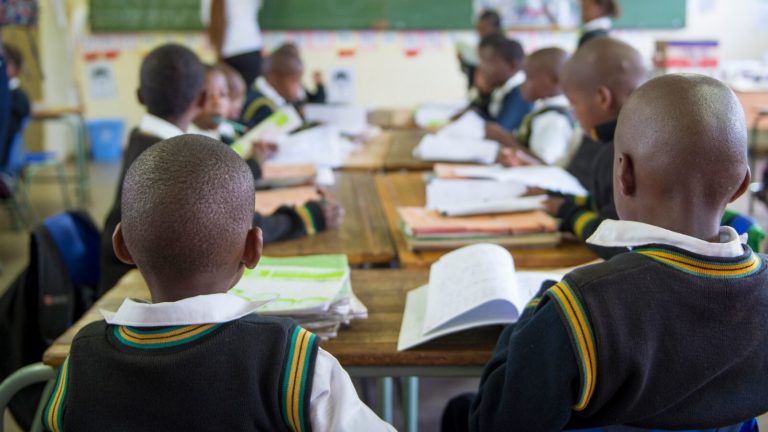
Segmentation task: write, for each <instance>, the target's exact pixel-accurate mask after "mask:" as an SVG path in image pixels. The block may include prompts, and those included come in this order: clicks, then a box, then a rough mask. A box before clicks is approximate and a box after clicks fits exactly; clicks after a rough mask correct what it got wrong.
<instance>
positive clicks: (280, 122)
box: [230, 105, 304, 159]
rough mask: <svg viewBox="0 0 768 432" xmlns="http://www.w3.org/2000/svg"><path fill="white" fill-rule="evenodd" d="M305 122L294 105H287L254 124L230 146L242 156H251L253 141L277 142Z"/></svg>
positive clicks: (245, 157)
mask: <svg viewBox="0 0 768 432" xmlns="http://www.w3.org/2000/svg"><path fill="white" fill-rule="evenodd" d="M303 123H304V122H303V121H302V120H301V116H300V115H299V113H298V112H297V111H296V109H295V108H294V107H293V106H292V105H289V106H285V107H283V108H280V109H279V110H277V111H275V112H274V113H272V115H271V116H269V117H267V118H266V120H264V121H262V122H261V123H259V124H257V125H256V126H254V127H253V128H252V129H251V130H249V131H248V132H246V133H245V135H243V136H241V137H240V138H239V139H238V140H237V141H236V142H235V143H234V144H232V145H231V146H230V147H231V148H232V150H234V151H235V153H237V154H239V155H240V156H241V157H242V158H244V159H247V158H249V157H251V149H252V148H253V143H255V142H257V141H269V142H275V141H277V140H279V139H281V138H282V137H284V136H287V135H288V134H289V133H290V132H291V131H293V130H296V129H298V128H299V127H301V125H302V124H303Z"/></svg>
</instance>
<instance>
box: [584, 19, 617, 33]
mask: <svg viewBox="0 0 768 432" xmlns="http://www.w3.org/2000/svg"><path fill="white" fill-rule="evenodd" d="M611 27H613V21H612V20H611V18H610V17H600V18H595V19H593V20H592V21H588V22H586V23H584V25H583V26H582V27H581V28H582V30H584V31H585V32H591V31H595V30H610V29H611Z"/></svg>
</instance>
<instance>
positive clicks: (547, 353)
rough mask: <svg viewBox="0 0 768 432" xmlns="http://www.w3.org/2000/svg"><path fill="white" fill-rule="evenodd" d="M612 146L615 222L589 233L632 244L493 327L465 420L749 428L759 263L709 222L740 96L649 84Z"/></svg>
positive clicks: (741, 121) (762, 363) (756, 393)
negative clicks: (492, 343)
mask: <svg viewBox="0 0 768 432" xmlns="http://www.w3.org/2000/svg"><path fill="white" fill-rule="evenodd" d="M615 145H616V155H615V178H616V187H617V190H616V194H615V195H616V207H617V209H618V212H619V215H620V216H621V219H622V220H621V221H606V222H603V224H602V225H601V226H600V228H599V229H598V230H597V232H596V233H595V234H594V236H593V237H592V238H591V239H590V242H594V243H596V244H600V245H603V246H620V247H630V248H632V252H631V253H625V254H621V255H619V256H617V257H615V258H613V259H611V260H610V261H608V262H605V263H601V264H596V265H591V266H586V267H582V268H579V269H577V270H575V271H573V272H571V273H569V274H567V275H566V276H565V278H564V279H563V280H562V281H561V282H560V283H557V284H554V285H553V283H546V284H544V286H543V287H542V289H541V291H540V292H539V295H538V296H536V297H535V298H534V300H532V301H531V303H529V307H528V308H526V310H525V312H524V313H523V315H522V316H521V318H520V320H519V321H518V322H517V323H516V324H514V325H510V326H508V327H507V328H506V329H505V330H504V332H503V333H502V334H501V336H500V338H499V342H498V344H497V346H496V350H495V352H494V354H493V356H492V358H491V360H490V361H489V363H488V364H487V365H486V367H485V371H484V372H483V376H482V379H481V382H480V389H479V393H478V394H477V396H476V397H475V398H474V400H473V401H472V403H471V409H470V411H469V422H468V423H469V424H468V426H469V430H473V431H475V430H483V431H485V430H515V431H534V430H535V431H539V432H546V431H561V430H564V429H566V430H570V429H582V428H595V427H604V428H603V429H601V430H605V431H612V430H637V429H633V428H628V427H625V428H622V427H616V428H610V427H607V426H609V425H626V426H632V427H634V428H641V429H640V430H649V429H653V430H660V429H663V430H691V429H698V430H712V431H714V430H715V428H720V429H716V430H718V431H733V432H736V431H739V430H750V431H751V430H755V429H756V428H748V429H747V428H744V429H741V425H740V423H741V422H745V421H747V424H753V418H754V416H757V415H759V414H761V413H764V412H765V411H766V410H768V375H766V374H765V370H766V367H767V366H768V361H767V360H766V359H768V355H767V354H766V352H765V351H766V346H768V334H766V332H765V331H763V327H764V322H765V318H764V317H765V316H766V315H768V291H766V290H765V286H766V284H768V271H767V270H766V257H765V256H763V255H758V254H756V253H754V252H753V251H752V250H751V249H750V248H749V247H747V246H746V245H745V244H743V243H742V240H741V239H740V238H739V236H738V234H737V233H736V231H735V230H733V229H732V228H730V227H721V226H720V223H719V222H720V218H721V216H722V214H723V211H724V209H725V206H726V205H727V204H728V203H729V202H731V201H733V200H735V199H736V198H738V197H739V196H740V195H741V194H742V193H744V191H745V190H746V189H747V187H748V185H749V180H750V172H749V167H748V163H747V131H746V121H745V118H744V111H743V109H742V108H741V105H740V104H739V101H738V99H737V98H736V96H735V95H734V93H733V92H732V91H731V90H729V89H728V88H727V87H726V86H725V85H723V84H722V83H720V82H718V81H717V80H715V79H712V78H708V77H704V76H698V75H668V76H663V77H660V78H656V79H654V80H652V81H650V82H648V83H647V84H646V85H644V86H643V87H641V88H640V89H639V90H638V91H637V92H636V93H635V94H634V95H633V96H632V97H631V98H630V100H629V101H628V102H627V104H626V106H625V108H624V109H623V110H622V112H621V115H620V117H619V124H618V127H617V131H616V143H615ZM692 154H695V155H696V156H695V157H692V156H691V155H692ZM659 155H664V157H659ZM466 402H467V398H466V397H465V398H463V399H455V400H454V401H453V402H452V403H451V404H450V405H449V408H450V409H453V410H454V411H446V417H445V420H446V424H449V423H450V421H451V420H456V419H457V418H458V417H455V418H453V419H452V418H451V416H452V415H454V414H456V415H458V414H459V413H460V411H455V410H459V409H460V407H461V405H462V403H464V404H465V405H464V408H465V409H466ZM458 421H459V423H461V420H458ZM729 425H736V426H732V427H728V426H729ZM447 430H450V429H447Z"/></svg>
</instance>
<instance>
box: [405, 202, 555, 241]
mask: <svg viewBox="0 0 768 432" xmlns="http://www.w3.org/2000/svg"><path fill="white" fill-rule="evenodd" d="M397 210H398V212H399V214H400V218H401V220H402V221H403V223H404V224H405V226H406V227H407V228H408V230H409V231H410V233H411V234H412V235H413V236H414V237H418V236H435V235H441V234H444V235H451V234H453V235H456V234H470V233H472V234H488V235H517V234H535V233H547V232H556V231H557V221H556V220H555V218H553V217H552V216H550V215H548V214H546V213H545V212H543V211H532V212H525V213H510V214H499V215H481V216H466V217H448V216H442V215H441V214H440V213H438V212H436V211H434V210H429V209H426V208H424V207H400V208H398V209H397Z"/></svg>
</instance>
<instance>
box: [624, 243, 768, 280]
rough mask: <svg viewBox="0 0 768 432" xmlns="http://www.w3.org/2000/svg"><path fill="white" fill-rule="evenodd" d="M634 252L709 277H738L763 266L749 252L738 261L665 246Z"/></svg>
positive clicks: (684, 270)
mask: <svg viewBox="0 0 768 432" xmlns="http://www.w3.org/2000/svg"><path fill="white" fill-rule="evenodd" d="M633 252H635V253H639V254H641V255H645V256H647V257H649V258H651V259H654V260H656V261H658V262H661V263H663V264H666V265H668V266H670V267H672V268H675V269H677V270H680V271H682V272H685V273H688V274H691V275H694V276H701V277H707V278H715V279H737V278H743V277H746V276H750V275H753V274H755V273H757V272H759V271H760V270H761V269H762V268H763V262H762V260H761V259H760V257H758V256H757V255H756V254H755V253H753V252H751V251H750V252H749V254H747V255H746V256H745V257H744V258H742V259H740V260H738V261H730V262H718V261H714V260H705V259H699V258H693V257H691V256H689V255H685V254H683V253H680V252H675V251H672V250H669V249H663V248H637V249H634V250H633Z"/></svg>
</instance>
